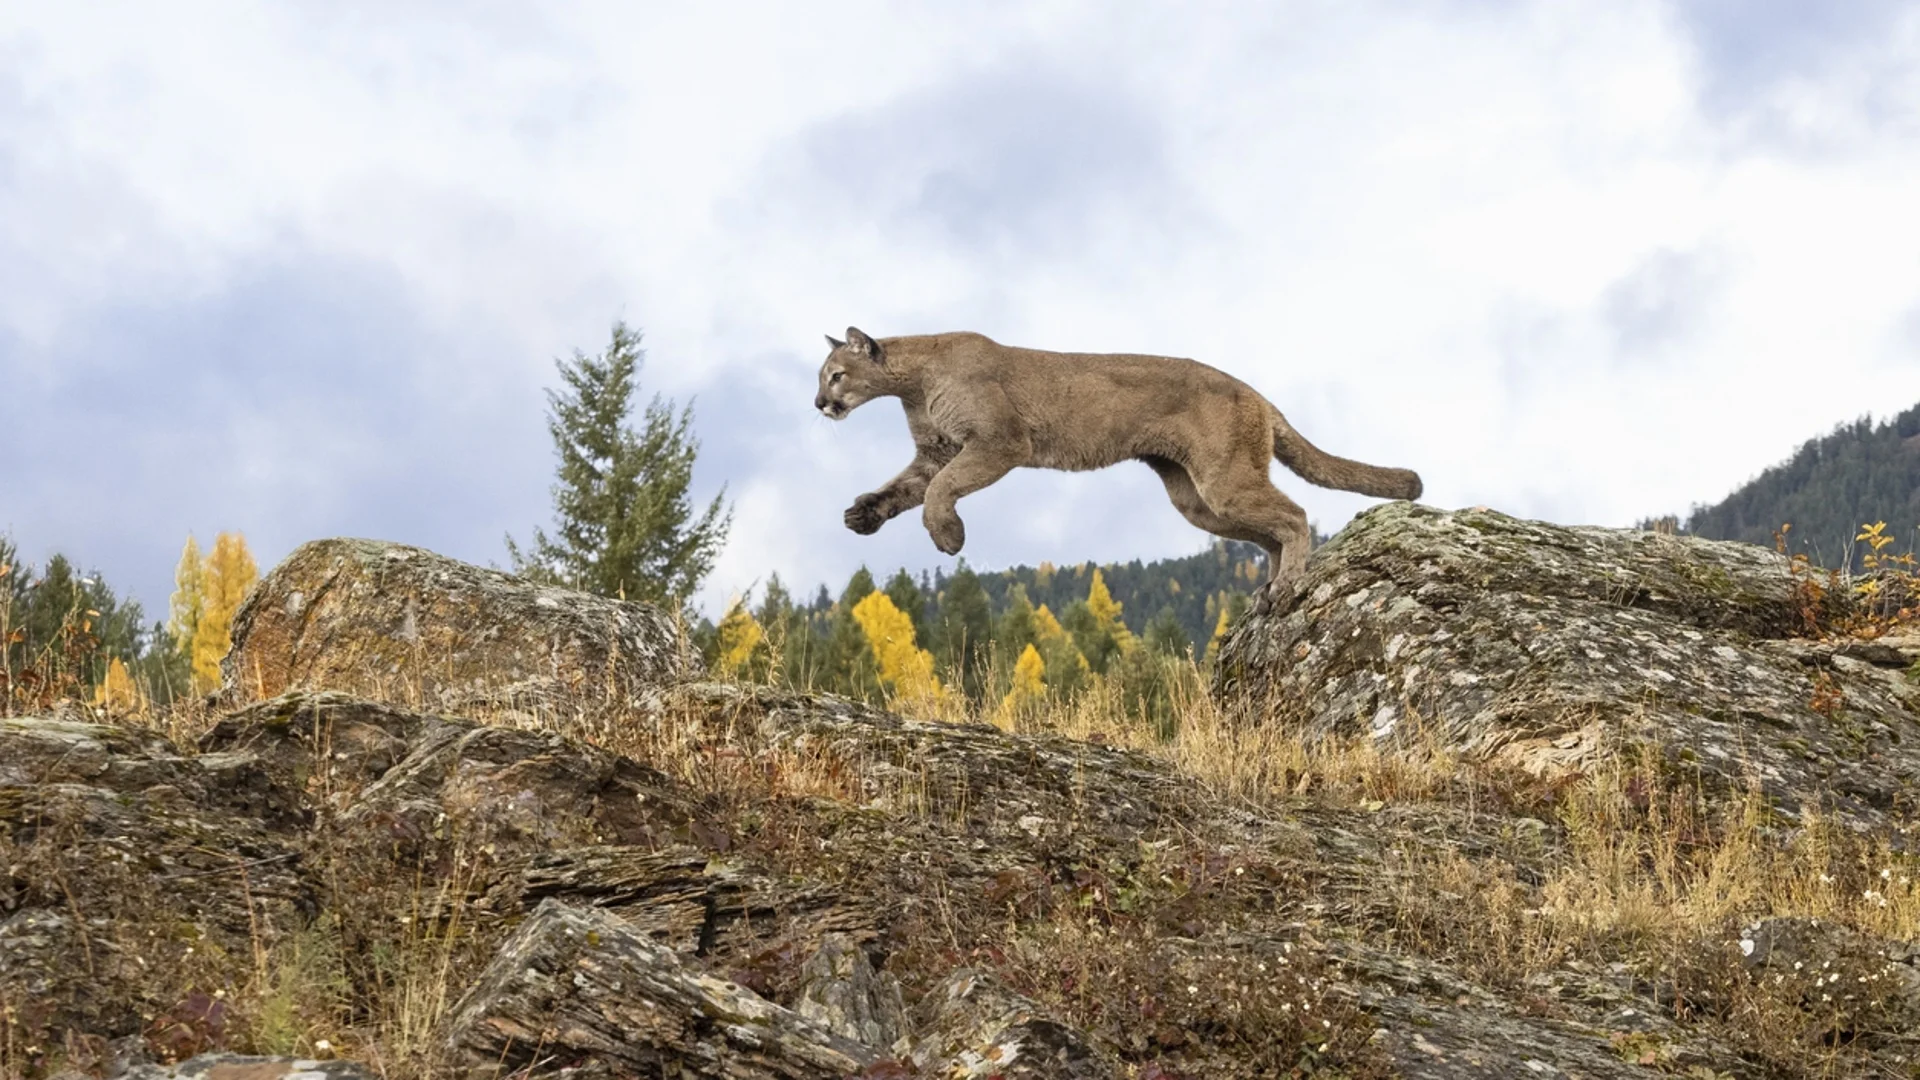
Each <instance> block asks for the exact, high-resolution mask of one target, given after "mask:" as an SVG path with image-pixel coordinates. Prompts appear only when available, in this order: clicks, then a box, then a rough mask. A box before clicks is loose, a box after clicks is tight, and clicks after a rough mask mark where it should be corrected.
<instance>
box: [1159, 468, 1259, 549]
mask: <svg viewBox="0 0 1920 1080" xmlns="http://www.w3.org/2000/svg"><path fill="white" fill-rule="evenodd" d="M1140 460H1141V461H1144V462H1146V463H1147V467H1148V468H1150V469H1152V470H1153V471H1154V472H1155V473H1156V474H1158V475H1159V477H1160V482H1161V483H1162V484H1165V485H1166V487H1167V498H1168V499H1169V500H1171V501H1172V502H1173V508H1174V509H1175V510H1178V511H1180V516H1181V517H1183V518H1186V519H1187V522H1188V523H1189V524H1191V525H1192V526H1193V527H1194V528H1196V529H1205V530H1206V531H1207V532H1210V533H1212V534H1213V535H1215V536H1223V537H1225V538H1227V539H1228V540H1244V541H1246V542H1247V543H1249V544H1265V543H1266V542H1267V537H1265V536H1264V535H1262V534H1260V533H1257V532H1254V531H1253V530H1251V529H1242V528H1239V527H1237V526H1235V525H1234V523H1233V522H1231V521H1228V520H1227V519H1226V518H1223V517H1221V516H1220V515H1219V514H1216V513H1214V512H1213V508H1212V507H1210V506H1208V505H1207V502H1206V500H1205V499H1202V498H1201V497H1200V489H1198V488H1196V487H1194V486H1193V477H1191V476H1189V475H1187V470H1186V469H1185V468H1183V467H1182V466H1181V465H1180V463H1179V462H1177V461H1173V460H1171V459H1169V458H1163V457H1146V458H1141V459H1140Z"/></svg>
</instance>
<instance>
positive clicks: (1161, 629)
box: [1146, 606, 1193, 656]
mask: <svg viewBox="0 0 1920 1080" xmlns="http://www.w3.org/2000/svg"><path fill="white" fill-rule="evenodd" d="M1146 639H1147V648H1148V649H1149V650H1151V651H1152V652H1155V653H1158V654H1159V655H1161V656H1185V655H1186V654H1187V651H1188V650H1189V649H1191V648H1192V647H1193V646H1192V644H1191V643H1190V642H1188V641H1187V632H1186V631H1185V630H1182V629H1181V628H1180V619H1179V617H1178V616H1176V615H1174V613H1173V608H1172V607H1171V606H1168V607H1163V608H1161V609H1160V614H1158V615H1155V616H1154V617H1153V621H1152V622H1150V623H1148V624H1147V633H1146Z"/></svg>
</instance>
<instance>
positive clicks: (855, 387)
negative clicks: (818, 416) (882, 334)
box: [813, 326, 887, 420]
mask: <svg viewBox="0 0 1920 1080" xmlns="http://www.w3.org/2000/svg"><path fill="white" fill-rule="evenodd" d="M827 344H829V345H831V346H833V351H832V352H830V353H828V354H827V359H826V362H825V363H823V364H821V365H820V392H819V393H817V394H815V395H813V407H814V408H816V409H819V410H820V411H821V412H822V413H825V414H826V415H827V417H828V418H829V419H833V420H841V419H844V418H845V417H846V415H847V414H848V413H850V412H852V411H853V410H855V409H857V408H859V407H860V406H862V405H864V404H866V403H867V402H869V401H872V400H873V399H874V398H876V397H880V396H881V395H882V394H883V393H884V392H885V386H886V382H887V357H886V353H885V351H884V350H882V349H881V348H880V343H879V342H877V341H875V340H873V339H872V338H870V337H868V336H867V335H865V334H863V333H861V332H860V329H859V327H855V326H849V327H847V340H845V341H841V340H839V339H837V338H835V337H834V336H833V335H832V334H828V335H827Z"/></svg>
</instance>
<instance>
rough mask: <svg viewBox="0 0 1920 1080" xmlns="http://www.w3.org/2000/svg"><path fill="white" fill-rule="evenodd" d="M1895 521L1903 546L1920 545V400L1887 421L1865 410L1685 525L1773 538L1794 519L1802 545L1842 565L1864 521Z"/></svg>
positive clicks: (1817, 558) (1705, 531) (1719, 535)
mask: <svg viewBox="0 0 1920 1080" xmlns="http://www.w3.org/2000/svg"><path fill="white" fill-rule="evenodd" d="M1876 521H1884V522H1886V523H1887V529H1886V531H1887V534H1888V535H1890V536H1892V537H1894V546H1895V549H1896V550H1898V551H1907V550H1911V549H1913V548H1915V547H1917V546H1920V532H1916V530H1920V405H1916V406H1914V407H1913V408H1911V409H1908V410H1907V411H1906V412H1903V413H1901V414H1900V415H1898V416H1896V417H1894V418H1893V419H1891V420H1887V421H1883V422H1881V423H1879V424H1875V423H1873V421H1872V420H1871V419H1870V418H1868V417H1861V418H1860V419H1858V420H1855V421H1854V422H1852V423H1850V424H1842V425H1840V426H1838V427H1836V428H1834V429H1833V431H1832V432H1831V433H1829V434H1827V435H1824V436H1821V437H1819V438H1816V439H1809V440H1808V441H1807V442H1806V444H1805V445H1803V446H1801V447H1800V449H1799V450H1798V451H1797V452H1795V453H1794V455H1793V456H1792V457H1791V458H1789V459H1787V460H1786V461H1784V462H1782V463H1781V464H1778V465H1775V466H1773V467H1772V468H1770V469H1767V470H1766V471H1765V472H1762V473H1761V474H1760V475H1759V476H1758V477H1756V478H1755V479H1753V480H1751V481H1749V482H1748V483H1747V484H1746V485H1745V486H1744V487H1741V488H1740V489H1739V490H1737V491H1735V492H1734V493H1733V494H1731V495H1729V496H1727V497H1726V498H1725V499H1724V500H1722V501H1720V502H1718V503H1715V504H1714V505H1712V506H1695V507H1694V508H1693V510H1692V512H1691V513H1689V514H1688V515H1687V519H1686V523H1685V526H1684V531H1686V532H1688V533H1691V534H1693V535H1695V536H1703V537H1707V538H1709V539H1714V540H1744V541H1747V542H1749V543H1754V544H1769V545H1771V544H1772V543H1773V542H1774V540H1773V536H1774V532H1775V530H1777V529H1779V528H1780V526H1781V525H1783V524H1791V525H1792V526H1793V528H1792V529H1791V530H1789V532H1788V539H1789V541H1790V543H1791V545H1792V550H1793V551H1795V552H1805V553H1806V554H1808V555H1809V556H1810V557H1812V559H1813V561H1814V562H1816V563H1819V564H1822V565H1826V566H1838V565H1840V564H1841V563H1842V562H1843V561H1845V560H1846V559H1847V558H1848V556H1849V553H1851V555H1852V558H1853V560H1854V561H1855V562H1856V563H1857V562H1858V559H1859V555H1860V552H1859V551H1858V550H1856V549H1857V545H1855V544H1854V543H1853V538H1854V536H1856V535H1857V534H1858V533H1859V531H1860V527H1861V526H1862V525H1865V524H1871V523H1873V522H1876Z"/></svg>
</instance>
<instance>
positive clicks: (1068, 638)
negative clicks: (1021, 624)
mask: <svg viewBox="0 0 1920 1080" xmlns="http://www.w3.org/2000/svg"><path fill="white" fill-rule="evenodd" d="M1033 636H1034V638H1035V639H1036V641H1037V643H1038V644H1039V646H1040V659H1041V660H1042V661H1043V662H1044V666H1045V669H1046V675H1047V685H1048V686H1050V687H1052V688H1053V691H1054V693H1055V694H1058V695H1060V696H1061V697H1072V696H1073V695H1074V694H1075V693H1077V692H1078V691H1079V690H1080V689H1081V687H1083V686H1085V685H1086V682H1087V678H1088V676H1090V675H1091V674H1092V673H1093V669H1092V667H1090V666H1089V665H1088V664H1087V658H1086V656H1084V655H1083V654H1082V653H1081V652H1080V647H1079V646H1077V645H1075V644H1074V643H1073V635H1072V634H1069V633H1067V628H1066V627H1064V626H1061V625H1060V620H1059V619H1058V618H1057V617H1056V616H1055V615H1054V614H1053V612H1052V611H1050V610H1048V609H1047V605H1045V604H1041V605H1040V606H1039V607H1037V608H1034V609H1033Z"/></svg>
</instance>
